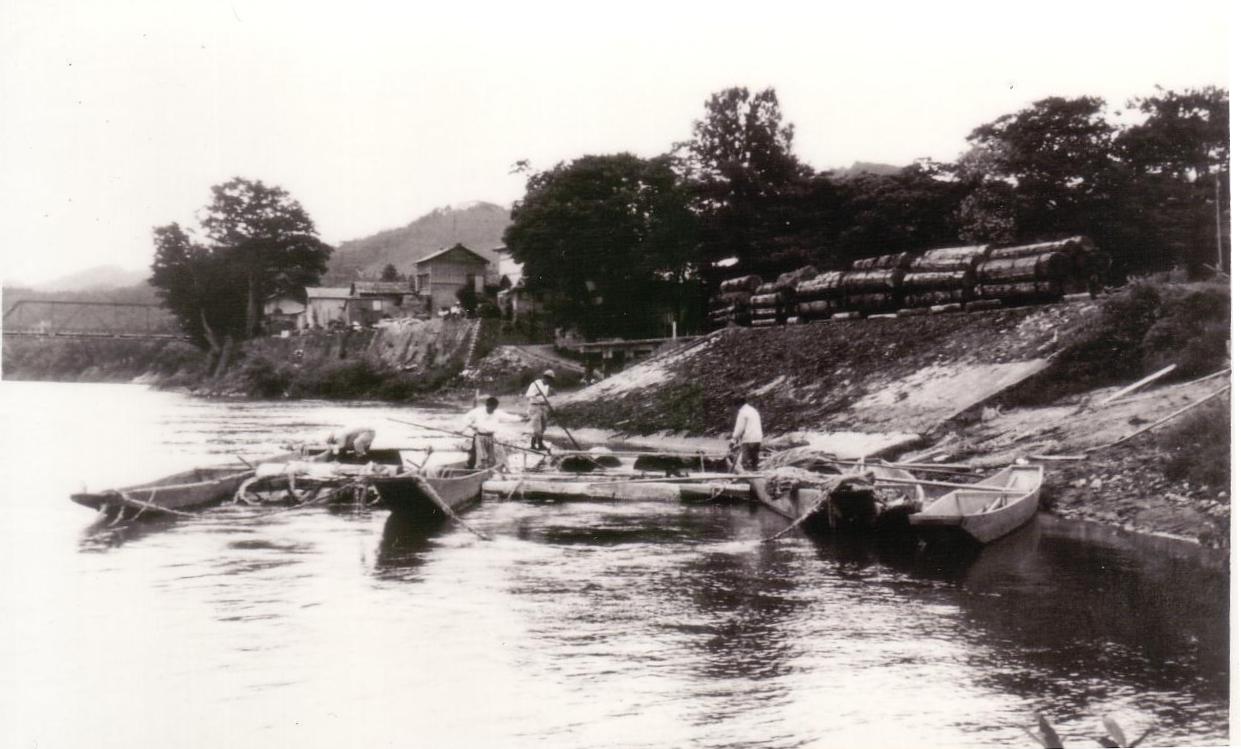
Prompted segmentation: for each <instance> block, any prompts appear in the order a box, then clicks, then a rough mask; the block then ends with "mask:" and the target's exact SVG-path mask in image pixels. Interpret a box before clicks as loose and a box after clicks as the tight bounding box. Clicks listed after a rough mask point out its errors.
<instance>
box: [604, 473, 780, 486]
mask: <svg viewBox="0 0 1241 749" xmlns="http://www.w3.org/2000/svg"><path fill="white" fill-rule="evenodd" d="M765 478H767V477H766V476H765V475H763V474H761V473H713V474H710V475H707V476H665V477H661V478H657V479H633V480H631V481H628V482H626V483H629V484H697V483H700V482H703V481H719V482H725V481H746V480H749V479H765ZM594 483H614V482H611V481H602V482H594ZM587 485H588V486H589V485H590V482H587Z"/></svg>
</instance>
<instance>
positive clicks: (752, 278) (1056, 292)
mask: <svg viewBox="0 0 1241 749" xmlns="http://www.w3.org/2000/svg"><path fill="white" fill-rule="evenodd" d="M1107 268H1108V259H1107V256H1106V255H1104V254H1102V253H1100V252H1098V251H1097V250H1096V249H1095V247H1094V245H1093V244H1092V243H1091V242H1090V240H1089V239H1087V238H1085V237H1080V236H1076V237H1068V238H1066V239H1059V240H1056V241H1052V242H1039V243H1035V244H1023V245H1014V246H1010V247H997V246H993V245H968V246H964V247H945V248H941V249H935V250H928V251H926V252H922V253H916V252H898V253H893V254H889V255H880V256H878V257H868V258H862V259H859V260H854V261H853V263H852V264H851V265H850V266H849V268H848V269H847V270H829V271H826V272H819V271H818V270H816V269H814V268H813V267H811V266H806V267H804V268H799V269H797V270H794V271H790V272H788V273H784V274H781V275H780V276H779V277H778V278H776V280H774V281H768V282H764V281H763V279H762V278H760V277H759V276H757V275H747V276H738V277H736V278H730V279H728V280H726V281H724V282H723V283H721V284H720V287H719V291H718V292H717V293H716V294H715V296H713V297H712V300H711V309H710V318H711V322H712V323H713V324H714V325H715V326H716V327H723V326H725V325H730V324H731V325H751V326H754V327H761V326H770V325H782V324H785V323H796V322H803V321H808V320H818V319H824V318H827V317H832V316H841V317H857V316H861V315H874V314H883V313H892V312H900V311H902V310H909V311H911V313H912V312H913V311H915V310H925V309H927V308H930V309H931V310H932V311H946V310H952V309H967V310H968V309H986V308H989V307H999V306H1004V305H1010V306H1011V305H1020V304H1038V303H1045V302H1054V301H1057V300H1059V299H1060V298H1062V297H1063V296H1064V294H1065V293H1067V292H1073V291H1087V290H1088V291H1091V292H1092V293H1093V292H1095V291H1096V290H1097V288H1098V284H1099V279H1100V278H1101V277H1102V276H1103V274H1104V273H1105V272H1106V270H1107Z"/></svg>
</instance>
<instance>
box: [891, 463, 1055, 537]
mask: <svg viewBox="0 0 1241 749" xmlns="http://www.w3.org/2000/svg"><path fill="white" fill-rule="evenodd" d="M974 487H975V488H970V489H956V490H954V491H951V492H948V493H947V494H945V495H944V496H942V497H940V498H939V499H937V500H935V501H934V502H932V503H931V504H929V505H927V507H926V508H925V509H924V510H923V511H922V512H919V513H915V514H913V515H911V516H910V517H909V523H910V525H912V526H913V527H914V529H915V530H916V531H917V532H918V533H919V534H920V535H923V536H927V537H931V536H937V535H943V534H944V533H945V532H947V533H949V534H955V533H964V534H965V535H966V536H968V537H969V538H972V539H973V540H974V541H976V542H978V543H980V544H986V543H990V542H992V541H994V540H996V539H997V538H1000V537H1001V536H1006V535H1008V534H1009V533H1012V532H1013V531H1015V530H1017V529H1018V528H1020V527H1021V526H1023V525H1025V524H1026V523H1028V522H1030V519H1031V518H1033V517H1034V515H1035V514H1036V513H1037V512H1038V499H1039V491H1040V490H1041V489H1042V488H1043V467H1042V466H1027V465H1017V466H1010V467H1008V468H1005V469H1004V470H1002V471H1000V472H999V473H996V474H994V475H992V476H988V477H987V478H985V479H983V480H982V481H979V482H978V483H977V484H975V485H974Z"/></svg>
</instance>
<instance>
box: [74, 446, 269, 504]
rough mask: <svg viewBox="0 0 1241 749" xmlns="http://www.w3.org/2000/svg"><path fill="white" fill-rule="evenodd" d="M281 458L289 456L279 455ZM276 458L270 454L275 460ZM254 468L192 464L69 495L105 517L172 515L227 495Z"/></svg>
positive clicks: (224, 497) (225, 497)
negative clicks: (114, 486) (176, 470)
mask: <svg viewBox="0 0 1241 749" xmlns="http://www.w3.org/2000/svg"><path fill="white" fill-rule="evenodd" d="M282 457H284V458H285V459H287V458H289V457H293V456H291V455H290V456H282ZM278 459H280V458H272V459H271V460H278ZM253 475H254V469H252V468H247V467H245V466H243V465H241V464H240V463H238V464H234V465H222V466H211V467H208V468H193V469H191V470H188V471H181V472H180V473H174V474H172V475H171V476H165V477H164V478H162V479H157V480H155V481H152V482H149V483H146V484H136V485H134V486H123V487H121V488H119V489H107V490H104V491H99V492H78V493H76V494H71V495H69V499H71V500H73V501H74V502H77V503H78V504H80V505H83V506H85V507H89V508H91V509H93V510H98V511H100V512H104V513H106V514H107V515H108V516H109V517H118V518H119V517H120V516H122V515H125V514H129V515H130V516H131V517H137V516H139V515H143V514H148V513H149V514H152V515H176V514H179V513H185V512H189V511H190V510H194V509H197V508H201V507H206V506H208V505H213V504H217V503H219V502H222V501H224V500H225V499H229V498H231V497H232V496H233V493H234V492H236V491H237V488H238V487H239V486H241V484H242V482H244V481H245V480H246V479H248V478H250V477H251V476H253Z"/></svg>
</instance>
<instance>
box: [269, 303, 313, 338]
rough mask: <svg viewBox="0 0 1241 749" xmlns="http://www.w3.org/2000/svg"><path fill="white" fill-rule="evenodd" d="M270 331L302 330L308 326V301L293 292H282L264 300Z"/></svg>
mask: <svg viewBox="0 0 1241 749" xmlns="http://www.w3.org/2000/svg"><path fill="white" fill-rule="evenodd" d="M263 319H264V321H265V322H266V324H267V329H268V331H270V332H272V333H278V332H280V331H283V330H290V331H292V330H302V329H303V328H305V327H306V303H305V302H304V301H302V300H301V299H298V298H297V297H296V296H295V295H293V294H280V295H277V296H273V297H269V298H268V299H267V300H266V301H264V302H263Z"/></svg>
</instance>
